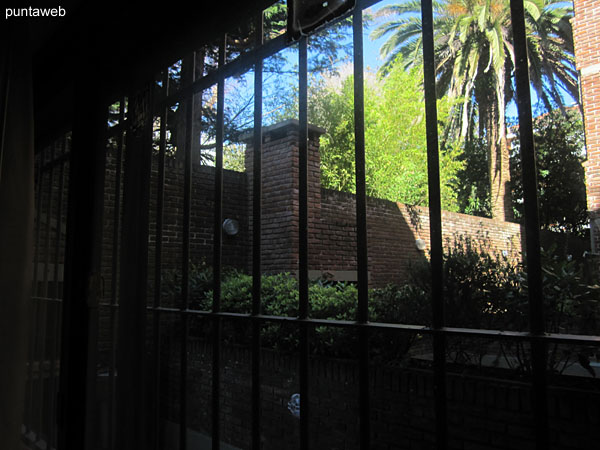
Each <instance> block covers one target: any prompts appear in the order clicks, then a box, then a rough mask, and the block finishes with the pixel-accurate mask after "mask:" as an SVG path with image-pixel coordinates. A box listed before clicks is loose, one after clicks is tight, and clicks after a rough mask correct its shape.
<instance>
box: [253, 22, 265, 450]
mask: <svg viewBox="0 0 600 450" xmlns="http://www.w3.org/2000/svg"><path fill="white" fill-rule="evenodd" d="M263 39H264V36H263V13H262V11H261V12H260V13H259V14H258V18H257V21H256V46H257V47H258V48H260V47H261V46H262V44H263ZM262 72H263V60H262V58H261V57H260V56H259V57H258V58H257V60H256V62H255V64H254V135H253V151H254V153H253V155H252V156H253V160H252V164H253V166H252V172H253V176H254V178H253V190H252V315H253V316H255V317H256V316H258V315H260V313H261V295H260V291H261V285H262V283H261V234H262V227H261V221H262V213H261V206H262V202H261V197H262V101H263V96H262V84H263V73H262ZM260 328H261V322H260V321H259V320H253V321H252V448H253V449H254V450H259V449H260V447H261V442H260V425H261V421H260V414H261V407H260V402H261V396H260V375H261V372H260V356H261V350H260V345H261V339H260Z"/></svg>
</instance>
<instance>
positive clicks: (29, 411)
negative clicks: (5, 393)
mask: <svg viewBox="0 0 600 450" xmlns="http://www.w3.org/2000/svg"><path fill="white" fill-rule="evenodd" d="M45 153H46V149H43V150H41V151H40V153H39V155H38V157H37V160H38V164H37V177H36V179H37V180H36V181H37V185H36V191H37V198H36V206H35V221H36V222H35V237H34V239H35V241H34V242H35V246H34V252H35V253H34V255H33V281H32V289H31V293H32V301H33V305H32V311H31V312H32V319H33V320H32V324H31V330H32V333H31V337H30V341H29V363H28V368H27V380H28V381H29V385H28V386H27V394H26V402H27V403H26V408H25V421H26V423H25V427H26V431H27V436H28V438H30V439H33V437H34V433H35V429H34V428H35V427H34V425H33V414H34V394H33V392H34V390H33V386H34V379H33V366H34V362H35V359H36V357H35V348H36V340H37V334H36V330H37V323H38V320H37V317H38V307H39V303H40V300H38V299H39V297H40V292H39V283H38V272H39V270H38V267H39V264H40V239H41V237H40V234H41V233H40V230H41V223H42V212H41V211H42V197H43V187H42V186H43V184H44V173H45V171H44V170H43V168H44V157H45Z"/></svg>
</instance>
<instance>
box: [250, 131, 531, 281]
mask: <svg viewBox="0 0 600 450" xmlns="http://www.w3.org/2000/svg"><path fill="white" fill-rule="evenodd" d="M298 127H299V124H298V121H296V120H288V121H285V122H282V123H279V124H276V125H273V126H271V127H266V128H265V129H264V130H263V159H262V171H263V174H262V179H263V184H262V207H263V215H262V222H261V223H262V237H261V241H262V252H263V253H262V264H263V269H264V271H265V272H267V273H268V272H281V271H291V272H294V271H296V270H297V269H298V217H299V215H298V211H299V205H298V195H299V183H298V129H299V128H298ZM323 132H324V130H322V129H320V128H317V127H312V126H310V127H309V146H308V151H309V152H308V164H309V171H308V209H309V211H308V235H309V242H308V244H309V275H310V276H311V277H313V278H315V277H319V276H321V275H323V274H330V275H331V276H333V278H335V279H340V280H351V281H354V280H356V213H355V212H356V199H355V196H354V195H352V194H349V193H345V192H338V191H333V190H329V189H323V188H321V174H320V169H319V168H320V157H319V136H320V135H321V134H322V133H323ZM251 140H252V136H251V135H248V136H247V152H246V173H247V174H248V195H249V197H248V208H249V209H248V211H249V214H248V215H249V217H251V215H252V180H253V170H252V158H253V156H252V155H253V148H252V142H251ZM442 220H443V223H442V226H443V229H444V240H445V241H446V242H452V241H453V240H454V238H455V237H456V236H458V235H463V236H470V237H472V238H474V239H476V240H481V241H485V242H486V243H487V244H488V245H489V248H490V249H491V250H492V251H497V252H501V251H507V252H509V253H511V254H516V253H518V252H520V251H521V227H520V226H519V225H518V224H516V223H512V222H504V221H500V220H492V219H486V218H481V217H475V216H469V215H466V214H457V213H450V212H447V211H444V212H443V216H442ZM249 224H250V225H249V228H250V229H251V228H252V226H251V219H249ZM367 226H368V236H367V238H368V252H369V279H370V283H371V285H373V286H382V285H385V284H387V283H390V282H396V283H401V282H402V281H404V280H405V279H406V274H407V270H408V268H409V266H410V265H411V264H413V263H415V262H418V261H423V260H424V259H425V258H426V255H427V250H425V251H419V250H417V247H416V240H417V239H422V240H423V241H425V244H426V245H427V248H429V212H428V209H427V208H423V207H418V206H409V205H404V204H401V203H395V202H391V201H387V200H381V199H376V198H368V199H367Z"/></svg>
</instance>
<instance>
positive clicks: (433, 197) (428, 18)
mask: <svg viewBox="0 0 600 450" xmlns="http://www.w3.org/2000/svg"><path fill="white" fill-rule="evenodd" d="M421 15H422V24H423V61H424V67H423V70H424V89H425V115H426V130H427V179H428V187H429V232H430V241H431V283H432V286H431V287H432V293H431V301H432V322H433V323H432V325H433V328H434V330H441V328H442V327H443V326H444V292H443V276H444V274H443V253H442V210H441V200H440V171H439V155H438V148H439V143H438V131H437V105H436V94H435V53H434V45H433V42H434V37H433V8H432V1H431V0H422V1H421ZM445 347H446V337H445V335H444V334H443V332H442V331H438V332H436V333H434V335H433V370H434V385H433V386H434V387H433V389H434V402H435V424H436V425H435V431H436V446H437V448H438V449H439V450H442V449H445V448H446V447H447V439H448V437H447V436H448V424H447V410H446V351H445Z"/></svg>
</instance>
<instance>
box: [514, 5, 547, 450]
mask: <svg viewBox="0 0 600 450" xmlns="http://www.w3.org/2000/svg"><path fill="white" fill-rule="evenodd" d="M510 9H511V22H512V29H513V40H514V48H515V80H516V87H517V110H518V114H519V135H520V141H521V163H522V165H523V199H524V203H525V205H524V212H525V245H526V250H527V259H526V264H527V282H528V293H529V330H530V332H531V334H532V335H538V336H539V335H543V334H544V332H545V322H544V297H543V291H542V263H541V252H540V224H539V212H538V195H537V188H538V185H537V170H536V161H535V159H536V156H535V147H534V142H533V124H532V118H531V97H530V91H529V72H528V60H527V31H526V29H525V12H524V6H523V1H522V0H511V2H510ZM531 357H532V358H531V365H532V383H533V385H532V389H533V395H532V400H533V411H534V421H535V434H536V448H537V449H539V450H541V449H546V448H548V444H549V442H548V400H547V396H546V394H547V378H546V377H547V375H546V358H547V352H546V344H545V343H544V342H542V341H538V340H535V339H534V340H533V341H532V343H531Z"/></svg>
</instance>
